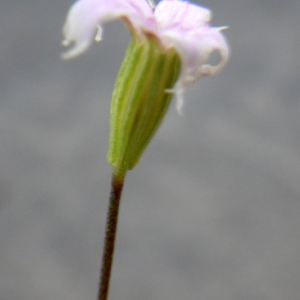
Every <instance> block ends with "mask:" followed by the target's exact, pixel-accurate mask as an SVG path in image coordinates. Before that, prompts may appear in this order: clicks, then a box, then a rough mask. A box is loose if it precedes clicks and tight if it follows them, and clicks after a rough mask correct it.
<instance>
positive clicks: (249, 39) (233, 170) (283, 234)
mask: <svg viewBox="0 0 300 300" xmlns="http://www.w3.org/2000/svg"><path fill="white" fill-rule="evenodd" d="M197 2H198V1H197ZM72 3H73V2H72V1H71V0H52V1H46V0H42V1H37V0H22V1H19V0H2V1H1V5H0V28H1V29H0V40H1V43H0V65H1V72H0V243H1V244H0V299H1V300H16V299H22V300H54V299H55V300H56V299H57V300H58V299H59V300H68V299H70V300H82V299H84V300H88V299H91V300H94V299H96V293H97V285H98V276H99V268H100V260H101V255H102V240H103V234H104V225H105V217H106V208H107V202H108V195H109V189H110V177H111V167H110V166H109V165H108V163H107V162H106V152H107V147H108V131H109V128H108V124H109V105H110V97H111V93H112V89H113V86H114V79H115V77H116V74H117V72H118V68H119V65H120V63H121V61H122V58H123V55H124V51H125V49H126V46H127V44H128V41H129V40H130V35H129V33H128V31H127V29H126V28H125V26H124V24H122V23H121V22H114V23H111V24H107V25H106V26H105V31H104V39H103V41H102V42H101V43H100V44H96V43H95V44H93V46H92V47H91V48H90V49H89V50H88V52H86V53H85V54H84V55H82V56H81V57H79V58H78V59H75V60H72V61H67V62H66V61H62V60H61V59H60V57H59V55H60V53H61V52H62V51H63V50H64V49H63V48H62V47H61V45H60V42H61V39H62V36H61V27H62V26H63V23H64V19H65V15H66V13H67V10H68V8H69V7H70V5H71V4H72ZM199 3H200V2H199ZM201 4H203V5H205V6H208V7H210V8H211V9H212V10H213V14H214V18H213V22H212V24H213V25H215V26H222V25H229V26H230V29H229V30H227V31H225V34H226V36H227V38H228V41H229V43H230V45H231V49H232V55H231V59H230V62H229V64H228V66H227V67H226V68H225V69H224V70H223V72H222V73H221V74H220V75H218V76H216V77H213V78H204V79H202V80H201V81H200V82H198V83H197V84H196V85H195V86H194V87H193V88H191V89H189V90H188V92H187V93H186V104H185V107H184V116H183V117H181V116H179V115H178V114H177V113H176V110H175V105H173V106H172V107H171V109H170V111H169V112H168V115H167V117H166V119H165V121H164V123H163V125H162V127H161V128H160V130H159V132H158V133H157V135H156V136H155V138H154V140H153V141H152V143H151V145H150V146H149V148H148V149H147V151H146V153H145V154H144V156H143V157H142V160H141V162H140V164H139V165H138V166H137V168H136V169H135V170H133V171H130V172H129V174H128V177H127V179H126V184H125V190H124V194H123V199H122V206H121V215H120V222H119V230H118V239H117V249H116V257H115V261H114V268H113V276H112V282H111V293H110V299H115V300H117V299H120V300H125V299H130V300H135V299H136V300H140V299H149V300H152V299H153V300H154V299H155V300H156V299H164V300H168V299H170V300H182V299H184V300H198V299H200V300H256V299H257V300H283V299H285V300H295V299H299V297H300V284H299V282H300V101H299V100H300V99H299V95H300V62H299V61H300V60H299V55H300V37H299V29H300V19H299V12H300V2H299V0H287V1H281V0H251V1H249V0H239V1H238V0H226V1H225V0H222V1H220V0H210V1H208V0H203V1H202V2H201Z"/></svg>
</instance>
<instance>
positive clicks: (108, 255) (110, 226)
mask: <svg viewBox="0 0 300 300" xmlns="http://www.w3.org/2000/svg"><path fill="white" fill-rule="evenodd" d="M125 175H126V171H124V170H121V171H120V170H116V169H114V171H113V176H112V181H111V192H110V198H109V206H108V212H107V218H106V230H105V239H104V248H103V256H102V268H101V274H100V283H99V292H98V300H107V298H108V290H109V280H110V274H111V267H112V262H113V255H114V246H115V239H116V232H117V224H118V212H119V206H120V200H121V194H122V189H123V184H124V179H125Z"/></svg>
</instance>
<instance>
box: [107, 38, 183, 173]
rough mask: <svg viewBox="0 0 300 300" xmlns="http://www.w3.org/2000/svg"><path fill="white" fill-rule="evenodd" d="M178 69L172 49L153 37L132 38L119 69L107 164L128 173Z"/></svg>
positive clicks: (161, 114) (160, 115)
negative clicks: (166, 47)
mask: <svg viewBox="0 0 300 300" xmlns="http://www.w3.org/2000/svg"><path fill="white" fill-rule="evenodd" d="M180 69H181V60H180V57H179V54H178V53H177V51H176V50H175V48H168V49H165V48H164V47H163V46H162V44H161V43H160V41H159V40H158V39H157V38H156V37H154V36H152V35H147V38H145V39H143V40H142V41H140V40H139V39H138V38H135V37H133V39H132V41H131V43H130V45H129V47H128V49H127V52H126V54H125V58H124V60H123V63H122V66H121V68H120V71H119V74H118V77H117V80H116V84H115V88H114V92H113V96H112V104H111V112H110V114H111V115H110V118H111V119H110V140H109V150H108V161H109V163H110V164H111V165H112V166H113V167H114V168H115V169H118V170H120V171H121V170H130V169H133V168H134V166H135V165H136V164H137V163H138V161H139V158H140V157H141V155H142V153H143V152H144V150H145V148H146V147H147V145H148V144H149V142H150V140H151V138H152V137H153V135H154V134H155V132H156V131H157V129H158V128H159V125H160V124H161V122H162V120H163V117H164V116H165V114H166V112H167V110H168V107H169V105H170V102H171V100H172V96H173V94H172V93H171V92H168V90H170V89H172V88H173V87H174V84H175V83H176V81H177V79H178V77H179V75H180Z"/></svg>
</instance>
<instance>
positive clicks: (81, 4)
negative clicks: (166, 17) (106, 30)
mask: <svg viewBox="0 0 300 300" xmlns="http://www.w3.org/2000/svg"><path fill="white" fill-rule="evenodd" d="M117 18H124V20H126V21H127V22H128V23H129V24H130V25H131V27H132V29H133V30H135V31H137V33H138V34H139V33H140V32H141V31H142V30H145V31H156V25H155V21H154V17H153V12H152V9H151V8H150V6H149V4H148V2H146V0H127V1H125V0H80V1H77V2H75V3H74V5H73V6H72V7H71V8H70V10H69V13H68V15H67V18H66V22H65V25H64V28H63V35H64V36H65V40H64V42H63V45H70V44H71V43H74V46H73V48H71V49H69V50H68V51H67V52H65V53H64V54H63V55H62V57H63V58H64V59H70V58H73V57H75V56H77V55H79V54H81V53H83V52H84V51H85V50H86V49H87V48H88V47H89V46H90V44H91V42H92V41H93V39H94V37H95V34H96V29H97V26H98V28H100V29H101V24H104V23H106V22H109V21H112V20H114V19H117ZM99 24H100V25H99ZM98 32H99V30H98Z"/></svg>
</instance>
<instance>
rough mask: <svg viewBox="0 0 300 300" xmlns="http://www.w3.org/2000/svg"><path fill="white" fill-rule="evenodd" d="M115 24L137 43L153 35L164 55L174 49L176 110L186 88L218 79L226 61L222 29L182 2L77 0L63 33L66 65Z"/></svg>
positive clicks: (204, 13) (203, 11) (205, 11)
mask: <svg viewBox="0 0 300 300" xmlns="http://www.w3.org/2000/svg"><path fill="white" fill-rule="evenodd" d="M118 18H120V19H122V20H124V21H125V22H126V23H127V25H128V26H129V28H130V30H131V32H132V34H134V35H136V36H137V37H138V38H139V39H140V40H141V41H142V40H143V39H144V38H147V35H149V34H151V35H154V36H156V37H157V39H158V40H160V42H161V44H162V45H163V46H164V47H165V48H166V49H168V48H171V47H174V48H175V49H176V50H177V52H178V53H179V55H180V57H181V75H180V77H179V79H178V81H177V83H176V84H175V87H174V89H173V90H169V91H168V92H175V93H176V95H177V98H178V100H179V101H178V105H177V108H178V109H179V110H180V107H181V105H182V94H183V90H184V87H185V86H186V85H187V84H188V83H190V82H194V81H196V80H198V79H199V78H201V77H203V76H206V75H215V74H217V73H218V72H219V71H220V70H221V69H222V68H223V67H224V65H225V64H226V62H227V60H228V56H229V48H228V44H227V42H226V40H225V38H224V36H223V34H222V33H221V32H220V31H221V30H222V29H224V28H225V27H219V28H215V27H211V26H210V24H209V21H210V19H211V13H210V10H209V9H207V8H204V7H201V6H198V5H195V4H191V3H189V2H187V1H181V0H162V1H160V2H159V3H158V4H157V6H155V4H154V2H153V1H146V0H79V1H77V2H75V3H74V4H73V6H72V7H71V8H70V11H69V13H68V15H67V19H66V23H65V25H64V28H63V34H64V36H65V40H64V41H63V45H64V46H68V45H70V44H71V43H73V44H74V45H73V47H71V48H70V49H69V50H68V51H67V52H65V53H64V54H63V55H62V57H63V58H64V59H70V58H73V57H76V56H78V55H79V54H81V53H83V52H84V51H85V50H86V49H87V48H88V47H89V46H90V44H91V43H92V41H93V39H96V41H100V40H101V34H102V24H104V23H106V22H109V21H112V20H114V19H118ZM214 51H217V52H219V54H220V61H219V63H218V64H217V65H210V64H207V60H208V59H209V57H210V55H211V53H212V52H214Z"/></svg>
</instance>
